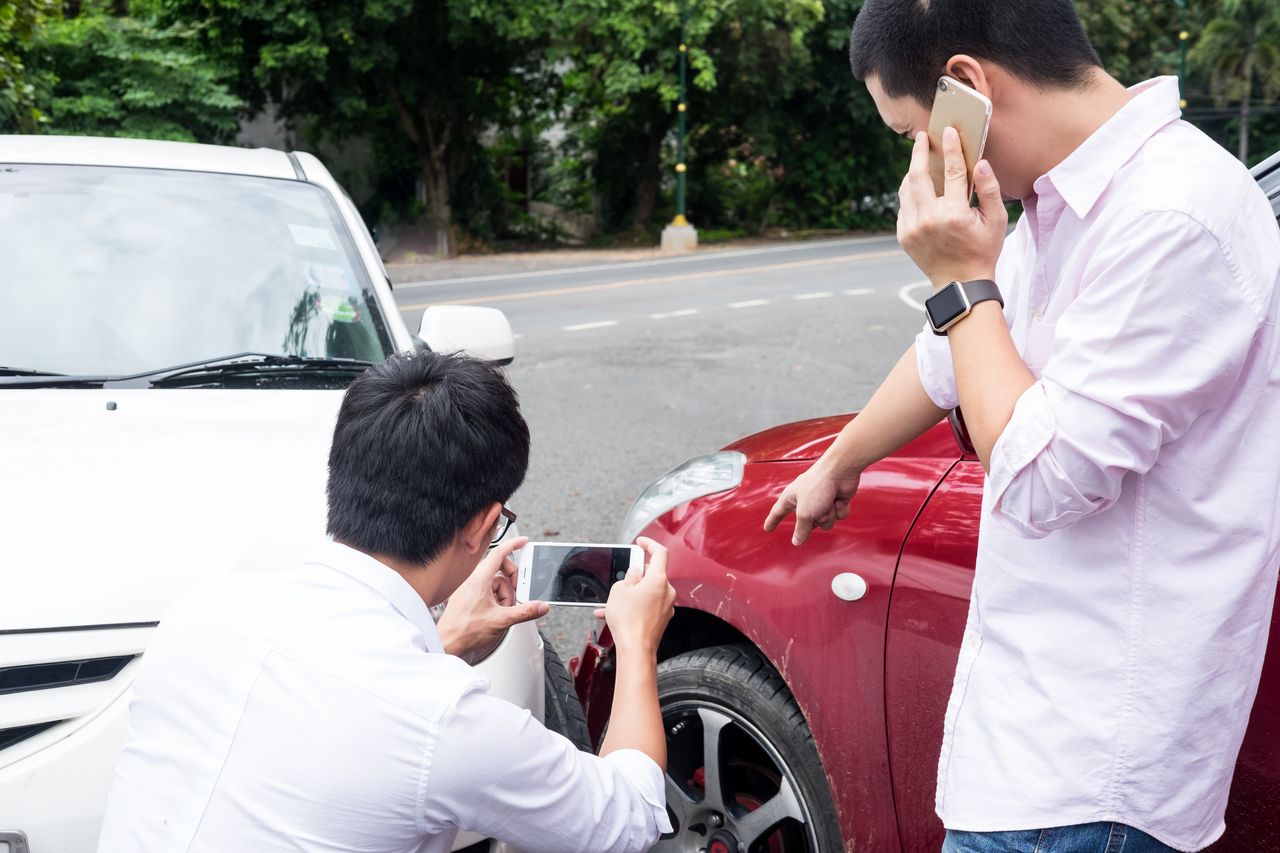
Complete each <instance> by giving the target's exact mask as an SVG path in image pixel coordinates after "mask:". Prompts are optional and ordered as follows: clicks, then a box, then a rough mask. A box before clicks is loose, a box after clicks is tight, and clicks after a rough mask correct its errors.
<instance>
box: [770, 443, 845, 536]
mask: <svg viewBox="0 0 1280 853" xmlns="http://www.w3.org/2000/svg"><path fill="white" fill-rule="evenodd" d="M861 477H862V472H861V471H852V472H841V471H837V470H836V469H835V468H834V467H833V466H832V465H831V464H829V463H828V462H827V460H826V459H819V460H818V461H817V462H815V463H814V464H813V465H812V466H811V467H810V468H809V470H807V471H805V472H804V473H803V474H801V475H800V476H799V477H796V478H795V480H794V481H792V483H791V485H789V486H787V487H786V488H785V489H783V490H782V494H781V495H780V496H779V497H778V501H777V503H775V504H774V505H773V509H772V510H770V511H769V517H768V518H766V519H765V521H764V529H765V532H766V533H772V532H773V531H774V530H776V529H777V527H778V525H779V524H781V523H782V520H783V519H784V518H786V517H787V516H788V515H790V514H791V513H793V512H794V513H795V514H796V530H795V533H793V534H792V535H791V544H792V545H803V544H804V543H805V540H807V539H808V538H809V534H810V532H812V530H813V528H814V527H815V526H816V527H821V528H822V529H823V530H830V529H831V528H832V527H835V524H836V522H837V521H843V520H844V519H845V518H847V517H848V515H849V503H850V502H851V501H852V500H853V496H854V494H855V493H856V492H857V491H858V480H859V479H861Z"/></svg>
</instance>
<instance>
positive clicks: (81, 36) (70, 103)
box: [31, 4, 243, 142]
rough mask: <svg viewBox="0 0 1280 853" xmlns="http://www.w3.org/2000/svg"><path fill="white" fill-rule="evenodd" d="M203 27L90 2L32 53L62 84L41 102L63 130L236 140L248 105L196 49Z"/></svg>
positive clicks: (51, 27) (49, 28) (52, 25)
mask: <svg viewBox="0 0 1280 853" xmlns="http://www.w3.org/2000/svg"><path fill="white" fill-rule="evenodd" d="M195 35H196V28H195V27H193V26H192V25H190V24H170V25H168V26H162V25H158V24H156V23H155V22H154V21H151V20H146V19H139V18H133V17H114V16H112V15H109V14H106V13H105V11H103V10H98V9H91V8H89V4H84V6H83V7H82V8H81V13H80V14H79V15H78V16H76V17H74V18H66V19H62V20H56V21H51V22H49V23H48V24H47V25H46V26H45V27H44V29H43V31H42V32H41V33H40V35H39V36H38V37H37V38H36V39H35V41H34V43H33V45H32V49H31V55H32V58H33V60H34V61H35V62H37V63H38V64H39V66H40V67H42V68H44V69H46V70H47V71H48V72H49V73H50V74H51V75H52V76H53V77H54V78H56V82H54V83H52V85H51V86H50V87H49V88H48V90H47V91H46V92H44V93H42V95H41V98H40V103H41V106H42V108H43V111H44V112H45V114H47V116H48V117H49V129H50V130H51V131H52V132H55V133H73V134H85V135H93V136H133V137H143V138H149V139H171V140H178V141H187V142H197V141H199V142H216V141H229V140H230V139H231V138H232V137H233V136H234V135H235V132H236V129H237V128H238V126H239V125H238V121H237V116H238V113H239V111H240V109H241V107H242V106H243V103H242V102H241V100H240V99H239V98H237V97H235V96H234V95H232V94H231V92H230V90H229V89H228V87H227V85H226V78H227V77H228V75H227V73H226V72H225V71H224V70H223V69H222V68H220V67H219V66H218V65H217V64H216V63H215V62H213V61H212V60H210V59H209V58H208V57H205V56H203V55H201V54H200V53H199V52H197V51H195V50H193V49H192V48H191V47H190V44H191V41H192V40H193V39H194V37H195Z"/></svg>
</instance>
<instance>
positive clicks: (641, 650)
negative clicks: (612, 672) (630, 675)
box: [614, 636, 658, 667]
mask: <svg viewBox="0 0 1280 853" xmlns="http://www.w3.org/2000/svg"><path fill="white" fill-rule="evenodd" d="M614 649H615V650H616V651H617V655H618V663H619V664H622V663H623V662H626V663H627V664H628V665H630V666H643V665H648V666H655V667H656V666H657V665H658V643H657V641H653V642H648V641H633V640H630V639H626V640H622V641H619V640H618V638H617V637H616V636H615V637H614Z"/></svg>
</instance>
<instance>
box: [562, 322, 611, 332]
mask: <svg viewBox="0 0 1280 853" xmlns="http://www.w3.org/2000/svg"><path fill="white" fill-rule="evenodd" d="M616 325H618V321H617V320H597V321H596V322H594V323H578V324H576V325H573V326H565V327H564V331H566V332H585V331H586V330H587V329H607V328H608V327H610V326H616Z"/></svg>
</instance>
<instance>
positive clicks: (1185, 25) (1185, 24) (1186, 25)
mask: <svg viewBox="0 0 1280 853" xmlns="http://www.w3.org/2000/svg"><path fill="white" fill-rule="evenodd" d="M1173 2H1174V3H1177V4H1178V8H1179V9H1181V10H1182V29H1181V30H1180V31H1179V32H1178V86H1179V88H1180V89H1181V91H1182V99H1181V100H1180V101H1179V102H1178V105H1179V106H1180V107H1182V109H1184V110H1185V109H1186V108H1187V40H1188V39H1190V38H1191V33H1190V32H1189V29H1190V20H1189V19H1188V17H1187V0H1173Z"/></svg>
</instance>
